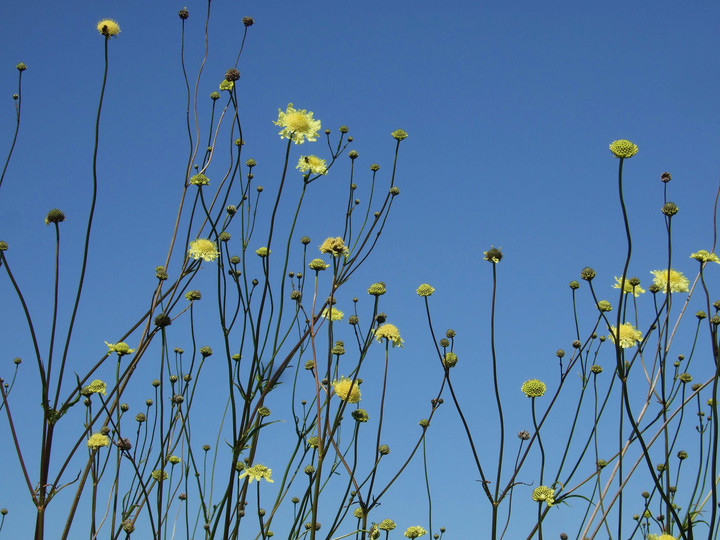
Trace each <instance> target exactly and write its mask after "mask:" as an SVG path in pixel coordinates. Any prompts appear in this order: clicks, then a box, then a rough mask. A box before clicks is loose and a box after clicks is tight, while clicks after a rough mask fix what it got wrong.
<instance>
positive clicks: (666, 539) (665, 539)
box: [648, 534, 675, 540]
mask: <svg viewBox="0 0 720 540" xmlns="http://www.w3.org/2000/svg"><path fill="white" fill-rule="evenodd" d="M648 538H650V536H649V535H648ZM655 540H675V537H674V536H671V535H669V534H661V535H660V536H656V537H655Z"/></svg>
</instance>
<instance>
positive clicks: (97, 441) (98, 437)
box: [87, 433, 110, 450]
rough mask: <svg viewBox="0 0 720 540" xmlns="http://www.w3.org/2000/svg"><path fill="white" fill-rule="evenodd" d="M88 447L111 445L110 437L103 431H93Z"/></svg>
mask: <svg viewBox="0 0 720 540" xmlns="http://www.w3.org/2000/svg"><path fill="white" fill-rule="evenodd" d="M87 445H88V448H91V449H93V450H96V449H98V448H100V447H101V446H110V439H108V437H107V435H103V434H102V433H93V434H92V435H90V438H89V439H88V441H87Z"/></svg>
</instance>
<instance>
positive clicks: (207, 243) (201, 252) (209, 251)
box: [188, 238, 220, 261]
mask: <svg viewBox="0 0 720 540" xmlns="http://www.w3.org/2000/svg"><path fill="white" fill-rule="evenodd" d="M188 255H190V257H192V258H193V259H195V260H197V259H202V260H204V261H214V260H215V259H217V258H218V256H219V255H220V252H219V251H218V248H217V245H216V244H215V242H213V241H212V240H208V239H206V238H198V239H196V240H193V241H192V242H190V246H189V249H188Z"/></svg>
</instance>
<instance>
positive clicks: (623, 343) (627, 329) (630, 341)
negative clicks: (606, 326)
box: [608, 323, 642, 349]
mask: <svg viewBox="0 0 720 540" xmlns="http://www.w3.org/2000/svg"><path fill="white" fill-rule="evenodd" d="M617 333H618V332H617V331H616V330H615V327H614V326H611V327H610V335H609V336H608V337H609V338H610V340H611V341H612V342H613V343H615V334H617ZM619 334H620V338H619V340H618V342H619V343H620V347H622V348H623V349H627V348H628V347H634V346H635V345H636V344H637V342H638V341H640V340H641V339H642V333H641V332H640V330H637V329H636V328H635V327H634V326H633V325H632V324H630V323H623V324H621V325H620V333H619Z"/></svg>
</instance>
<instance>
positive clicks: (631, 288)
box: [613, 276, 645, 297]
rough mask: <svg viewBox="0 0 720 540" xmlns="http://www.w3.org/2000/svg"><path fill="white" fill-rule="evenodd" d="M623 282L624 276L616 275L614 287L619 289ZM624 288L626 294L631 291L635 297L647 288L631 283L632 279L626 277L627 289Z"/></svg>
mask: <svg viewBox="0 0 720 540" xmlns="http://www.w3.org/2000/svg"><path fill="white" fill-rule="evenodd" d="M621 283H622V278H619V277H617V276H615V285H613V289H619V288H620V284H621ZM623 290H624V292H625V294H628V293H631V294H633V295H634V296H635V297H638V296H640V295H641V294H642V293H644V292H645V289H643V288H642V287H641V286H640V285H635V286H633V284H632V283H630V280H629V279H628V278H625V289H623Z"/></svg>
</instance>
